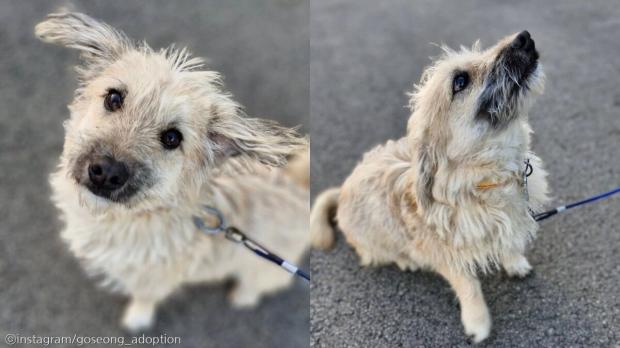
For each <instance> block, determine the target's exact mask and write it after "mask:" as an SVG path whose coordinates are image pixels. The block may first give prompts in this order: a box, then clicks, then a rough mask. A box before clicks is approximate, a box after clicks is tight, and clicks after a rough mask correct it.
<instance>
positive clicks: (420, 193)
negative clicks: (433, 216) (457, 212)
mask: <svg viewBox="0 0 620 348" xmlns="http://www.w3.org/2000/svg"><path fill="white" fill-rule="evenodd" d="M436 172H437V158H436V156H435V153H434V149H433V148H432V147H431V145H429V144H425V145H424V146H423V147H422V148H421V149H420V152H419V153H418V177H417V182H416V199H417V202H418V206H419V207H421V208H422V209H423V210H425V211H426V210H428V209H430V207H431V204H432V203H433V201H434V199H433V184H434V178H435V173H436Z"/></svg>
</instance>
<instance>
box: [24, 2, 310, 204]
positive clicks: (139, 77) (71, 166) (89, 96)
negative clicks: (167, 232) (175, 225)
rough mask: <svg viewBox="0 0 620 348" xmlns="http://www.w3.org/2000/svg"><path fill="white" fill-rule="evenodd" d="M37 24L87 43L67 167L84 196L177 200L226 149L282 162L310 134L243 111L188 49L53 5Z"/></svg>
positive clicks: (110, 200) (65, 40) (61, 37)
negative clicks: (136, 39) (146, 40)
mask: <svg viewBox="0 0 620 348" xmlns="http://www.w3.org/2000/svg"><path fill="white" fill-rule="evenodd" d="M36 34H37V36H39V38H41V39H42V40H44V41H47V42H52V43H57V44H61V45H64V46H67V47H70V48H75V49H78V50H79V51H80V52H81V53H82V55H81V57H82V59H83V64H82V65H80V66H79V67H78V73H79V76H80V87H79V89H78V90H77V91H76V96H75V99H74V101H73V103H72V104H71V105H70V110H71V118H70V119H69V120H68V121H67V122H66V124H65V129H66V138H65V145H64V151H63V157H62V163H61V168H62V170H64V171H66V174H67V176H68V177H70V178H72V180H73V181H74V182H75V183H76V187H77V189H78V190H80V193H83V194H82V195H81V196H82V200H83V201H85V202H86V203H89V202H93V203H94V204H93V205H97V206H101V205H106V204H114V203H119V204H123V205H124V206H125V207H128V208H131V207H133V206H136V205H140V204H142V205H144V204H150V205H155V206H157V205H162V204H163V205H165V204H166V203H171V204H174V202H175V201H176V200H177V199H182V198H184V197H185V196H186V194H191V193H193V192H195V191H196V190H197V189H198V188H199V187H200V185H201V184H203V183H204V182H205V180H206V179H208V177H209V175H210V174H212V173H213V170H214V169H216V168H218V167H219V166H220V164H221V163H222V162H223V160H225V159H226V158H228V157H233V156H234V157H237V159H238V160H241V161H244V160H255V161H258V162H262V163H263V164H266V165H274V166H275V165H281V164H283V162H284V161H285V157H286V156H287V155H288V154H289V153H290V152H291V151H294V150H296V149H298V148H299V147H300V146H303V144H304V139H302V138H300V137H299V136H297V134H296V133H295V132H294V131H292V130H289V129H286V128H282V127H279V126H277V125H275V124H273V123H271V122H268V121H264V120H258V119H248V118H245V117H242V112H241V111H240V108H239V107H238V106H237V104H235V102H234V101H233V100H232V99H231V98H230V96H229V95H228V94H226V93H224V92H223V91H221V90H220V88H219V85H220V83H219V77H218V75H217V74H216V73H214V72H210V71H200V70H199V68H200V66H201V65H202V61H201V60H200V59H197V58H190V57H189V55H188V54H187V52H186V51H185V50H180V51H179V50H175V49H167V50H162V51H157V52H156V51H153V50H152V49H151V48H149V47H148V46H146V44H140V45H136V44H134V43H133V42H131V41H130V40H129V39H128V38H127V37H126V36H125V35H124V34H122V33H120V32H118V31H116V30H114V29H112V28H111V27H109V26H107V25H105V24H103V23H101V22H98V21H95V20H94V19H92V18H90V17H88V16H85V15H83V14H74V13H70V14H59V15H50V16H49V17H48V19H47V20H46V21H44V22H42V23H40V24H39V25H37V27H36Z"/></svg>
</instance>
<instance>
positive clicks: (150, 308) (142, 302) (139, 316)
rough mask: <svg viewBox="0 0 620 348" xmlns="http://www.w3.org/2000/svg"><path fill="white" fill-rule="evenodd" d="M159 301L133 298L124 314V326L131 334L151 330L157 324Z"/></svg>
mask: <svg viewBox="0 0 620 348" xmlns="http://www.w3.org/2000/svg"><path fill="white" fill-rule="evenodd" d="M158 303H159V300H155V299H153V298H147V297H137V296H133V297H132V298H131V300H130V301H129V303H128V304H127V307H125V314H123V319H122V325H123V327H124V328H125V329H126V330H127V331H129V332H131V333H137V332H141V331H145V330H148V329H150V328H151V327H152V326H153V323H154V322H155V311H156V309H157V304H158Z"/></svg>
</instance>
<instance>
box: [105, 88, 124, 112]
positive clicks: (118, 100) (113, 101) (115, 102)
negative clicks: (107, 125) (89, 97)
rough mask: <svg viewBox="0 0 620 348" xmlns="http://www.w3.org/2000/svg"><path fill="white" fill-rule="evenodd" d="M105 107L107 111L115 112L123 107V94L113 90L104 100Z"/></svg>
mask: <svg viewBox="0 0 620 348" xmlns="http://www.w3.org/2000/svg"><path fill="white" fill-rule="evenodd" d="M103 106H104V107H105V109H106V110H108V111H110V112H114V111H116V110H118V109H120V108H121V107H123V94H122V93H121V92H119V91H117V90H115V89H111V90H109V91H108V94H106V96H105V99H104V100H103Z"/></svg>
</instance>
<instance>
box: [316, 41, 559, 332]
mask: <svg viewBox="0 0 620 348" xmlns="http://www.w3.org/2000/svg"><path fill="white" fill-rule="evenodd" d="M514 37H515V36H514V35H512V36H509V37H507V38H505V39H503V40H502V41H500V42H499V43H498V44H497V45H496V46H494V47H492V48H490V49H488V50H486V51H481V50H480V49H479V45H478V44H476V45H474V47H473V48H472V49H466V48H462V49H461V51H458V52H457V51H453V50H450V49H445V53H444V55H443V56H441V57H440V58H439V59H437V60H436V62H435V63H434V64H433V65H431V66H430V67H429V68H427V69H426V71H425V72H424V74H423V76H422V79H421V82H420V84H419V85H418V86H416V88H415V91H414V92H413V93H412V96H411V108H412V116H411V118H410V120H409V123H408V133H407V136H406V137H404V138H402V139H399V140H396V141H391V140H390V141H388V142H387V144H385V145H380V146H378V147H376V148H375V149H373V150H371V151H370V152H368V153H367V154H366V155H365V156H364V158H363V160H362V161H361V163H359V164H358V166H357V167H356V168H355V169H354V170H353V172H352V173H351V175H350V176H349V177H348V178H347V179H346V181H345V182H344V184H343V185H342V187H341V188H340V190H338V189H331V190H329V191H326V192H325V193H323V194H322V195H319V197H317V200H316V204H315V206H314V207H313V209H312V213H311V217H313V218H311V227H310V229H311V234H312V241H313V244H314V245H315V246H318V247H327V246H329V245H330V244H331V243H332V241H333V236H332V233H333V232H332V230H331V227H330V226H329V225H328V224H327V221H326V216H327V211H328V210H329V209H332V208H335V207H336V205H337V212H336V220H337V222H338V225H339V227H340V229H341V230H342V231H343V233H344V235H345V237H346V239H347V241H348V242H349V243H350V244H351V245H352V246H353V247H354V248H355V250H356V252H357V253H358V255H359V257H360V260H361V263H362V264H363V265H371V264H374V265H378V264H387V263H396V264H397V265H398V266H399V267H400V268H401V269H410V270H415V269H418V268H420V267H423V268H426V269H431V270H434V271H437V272H439V273H440V274H441V275H443V276H444V277H445V278H446V279H447V280H448V281H449V282H450V283H451V285H452V287H453V288H454V290H455V291H456V293H457V295H458V297H459V299H460V301H461V310H462V320H463V324H464V326H465V331H466V333H467V334H468V335H471V336H472V338H473V340H474V341H475V342H479V341H481V340H483V339H484V338H486V337H487V336H488V334H489V331H490V325H491V320H490V316H489V314H488V310H487V308H486V304H485V303H484V299H483V296H482V292H481V290H480V285H479V282H478V280H477V279H476V274H477V272H478V271H482V272H488V271H491V270H494V269H496V268H498V267H499V266H500V265H502V266H504V268H505V269H506V270H507V271H508V273H510V274H512V275H519V276H523V275H525V274H527V272H529V270H530V268H531V267H530V265H529V263H528V262H527V260H526V259H525V257H524V256H523V253H524V252H525V248H526V246H527V244H528V242H530V241H531V240H532V239H533V238H534V237H535V235H536V231H537V229H538V226H537V224H536V222H535V221H534V220H533V218H532V217H531V215H530V210H532V211H536V210H539V209H540V208H541V207H542V205H543V204H544V203H545V202H546V201H547V183H546V179H545V177H546V172H545V171H544V169H543V168H542V162H541V160H540V159H539V158H538V157H537V156H536V155H535V154H534V153H532V152H531V151H530V149H529V148H530V134H531V132H532V131H531V129H530V126H529V124H528V119H527V112H528V109H529V104H530V103H531V99H532V98H531V95H532V94H535V93H537V92H542V87H543V75H542V70H541V69H542V68H541V67H540V66H536V67H535V70H534V71H531V72H530V74H529V75H523V74H522V72H521V73H513V72H512V71H508V70H505V71H504V73H503V74H499V75H494V74H495V73H494V72H493V71H494V69H500V68H504V69H508V68H507V67H502V66H501V65H502V64H503V63H502V62H501V60H502V59H504V57H503V56H502V52H503V50H504V49H507V47H508V46H509V45H510V42H512V40H513V39H514ZM536 57H537V56H536ZM455 71H467V72H468V73H469V75H470V79H471V82H470V85H469V87H468V88H467V89H466V90H464V91H462V92H460V93H459V94H454V95H453V93H452V77H453V76H454V72H455ZM523 76H527V78H523ZM508 80H510V81H508ZM515 85H516V86H517V87H515ZM489 96H492V97H489ZM502 100H503V102H501V103H500V101H502ZM526 159H529V160H530V163H531V164H532V166H533V167H534V170H533V174H532V175H531V176H530V177H529V178H528V183H529V190H528V191H529V201H526V199H525V195H524V191H523V186H522V185H523V179H522V174H523V170H524V161H525V160H526ZM481 182H492V183H496V184H497V187H494V188H490V189H480V188H478V187H477V185H478V184H479V183H481ZM336 200H337V204H336Z"/></svg>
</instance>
